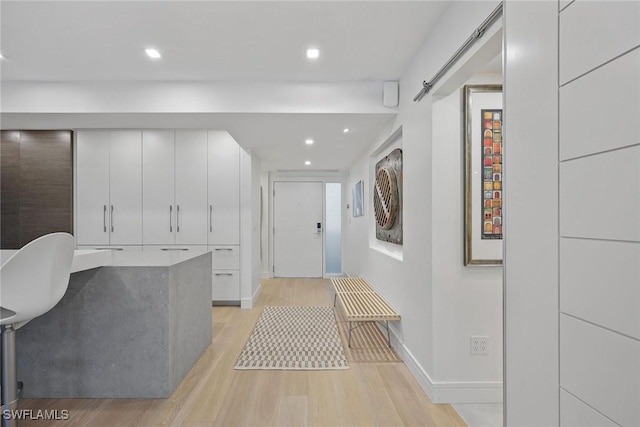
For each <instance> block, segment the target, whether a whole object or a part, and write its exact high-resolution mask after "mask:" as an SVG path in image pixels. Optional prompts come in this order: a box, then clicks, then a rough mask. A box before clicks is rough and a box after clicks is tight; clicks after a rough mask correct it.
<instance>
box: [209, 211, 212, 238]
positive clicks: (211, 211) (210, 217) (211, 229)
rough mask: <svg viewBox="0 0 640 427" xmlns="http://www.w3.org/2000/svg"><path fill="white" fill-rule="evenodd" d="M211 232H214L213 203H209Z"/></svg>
mask: <svg viewBox="0 0 640 427" xmlns="http://www.w3.org/2000/svg"><path fill="white" fill-rule="evenodd" d="M209 233H213V205H209Z"/></svg>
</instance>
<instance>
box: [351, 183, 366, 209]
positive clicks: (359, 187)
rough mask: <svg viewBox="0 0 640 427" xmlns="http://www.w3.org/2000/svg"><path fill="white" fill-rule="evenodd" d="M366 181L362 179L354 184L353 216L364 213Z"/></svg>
mask: <svg viewBox="0 0 640 427" xmlns="http://www.w3.org/2000/svg"><path fill="white" fill-rule="evenodd" d="M363 190H364V183H363V182H362V180H360V181H358V182H357V183H356V185H354V186H353V191H352V194H351V196H352V198H353V216H354V217H357V216H362V215H364V211H363V209H362V207H363V206H364V200H363V198H364V192H363Z"/></svg>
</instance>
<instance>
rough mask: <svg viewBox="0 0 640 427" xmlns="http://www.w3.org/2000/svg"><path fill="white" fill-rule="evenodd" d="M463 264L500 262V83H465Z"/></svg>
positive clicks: (501, 217) (493, 263)
mask: <svg viewBox="0 0 640 427" xmlns="http://www.w3.org/2000/svg"><path fill="white" fill-rule="evenodd" d="M462 94H463V117H462V122H463V128H464V132H463V139H464V171H465V172H464V265H465V266H474V265H501V264H502V249H503V248H502V244H503V220H504V218H503V190H504V186H503V177H504V171H503V168H502V156H503V153H504V150H503V148H504V145H503V144H504V140H503V138H502V119H503V113H504V111H503V109H502V85H497V84H496V85H465V86H464V87H463V89H462Z"/></svg>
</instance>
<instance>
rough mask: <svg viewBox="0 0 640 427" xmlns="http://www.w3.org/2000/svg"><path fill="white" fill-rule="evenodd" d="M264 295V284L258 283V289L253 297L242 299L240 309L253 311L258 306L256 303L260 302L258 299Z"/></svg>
mask: <svg viewBox="0 0 640 427" xmlns="http://www.w3.org/2000/svg"><path fill="white" fill-rule="evenodd" d="M260 293H262V283H258V287H257V288H256V291H255V292H254V293H253V295H251V298H242V300H240V308H245V309H251V308H253V306H255V305H256V301H258V297H259V296H260Z"/></svg>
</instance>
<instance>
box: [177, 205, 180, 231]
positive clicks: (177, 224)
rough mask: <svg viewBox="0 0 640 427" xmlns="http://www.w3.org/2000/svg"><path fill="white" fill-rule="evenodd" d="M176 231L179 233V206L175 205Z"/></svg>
mask: <svg viewBox="0 0 640 427" xmlns="http://www.w3.org/2000/svg"><path fill="white" fill-rule="evenodd" d="M176 230H177V231H178V233H179V232H180V205H176Z"/></svg>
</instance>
